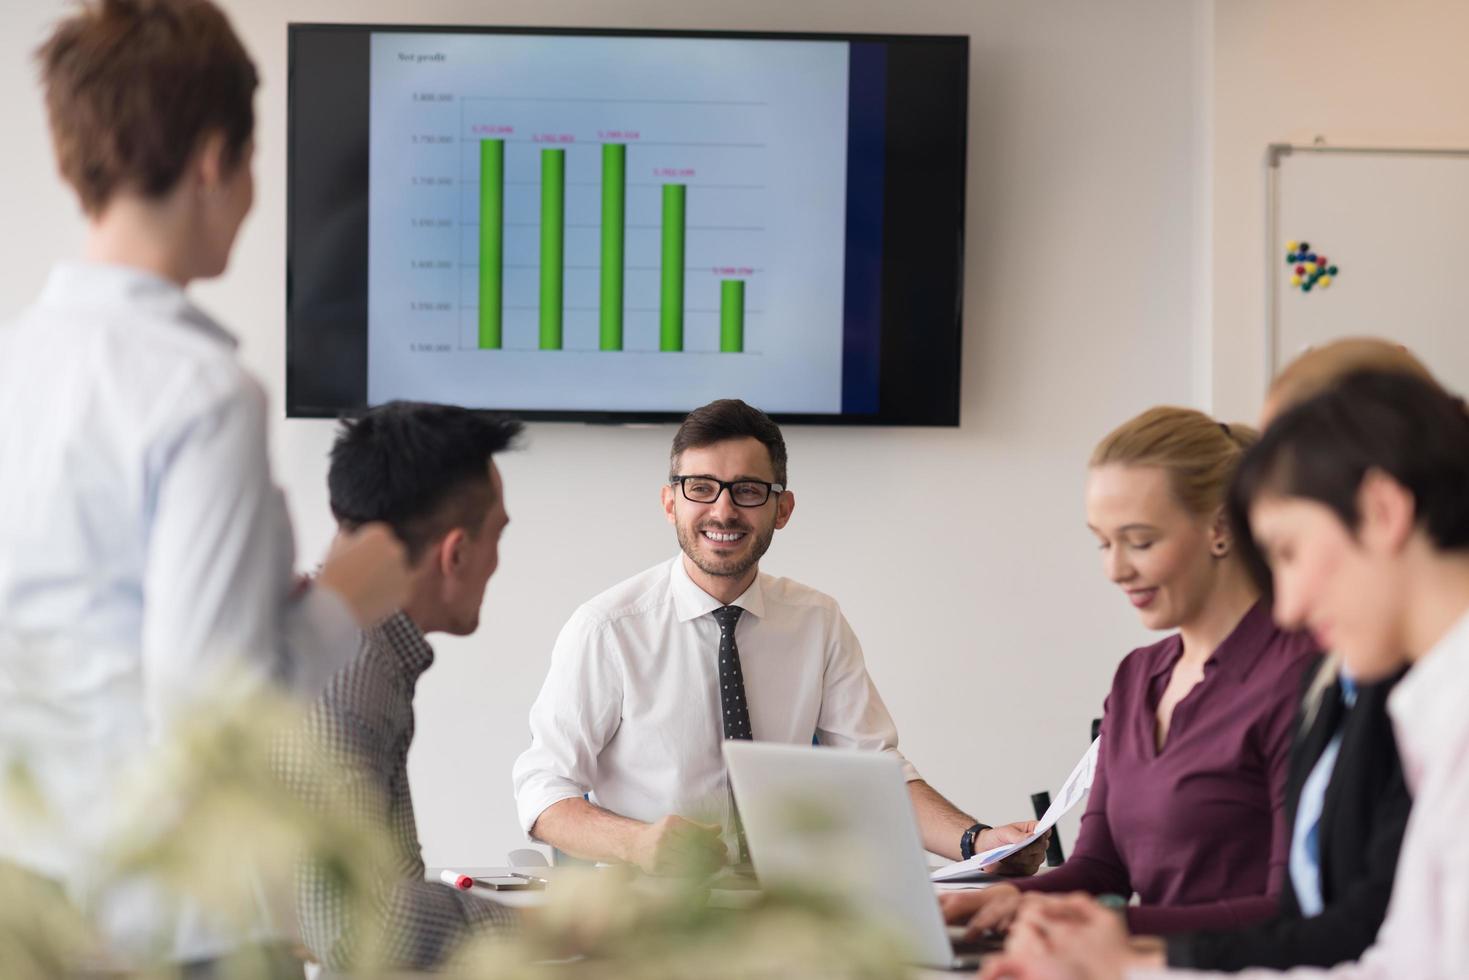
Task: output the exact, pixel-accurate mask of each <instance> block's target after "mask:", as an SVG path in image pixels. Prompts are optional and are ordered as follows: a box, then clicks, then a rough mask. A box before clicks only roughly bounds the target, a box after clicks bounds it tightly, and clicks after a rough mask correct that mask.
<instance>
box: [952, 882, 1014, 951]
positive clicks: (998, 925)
mask: <svg viewBox="0 0 1469 980" xmlns="http://www.w3.org/2000/svg"><path fill="white" fill-rule="evenodd" d="M939 908H940V909H942V910H943V913H944V921H945V922H947V923H949V924H950V925H960V924H966V925H967V927H968V928H967V929H966V930H965V932H964V938H965V939H977V938H978V937H980V936H982V935H984V934H985V933H986V932H1003V931H1005V930H1006V929H1008V928H1010V922H1011V920H1013V919H1014V918H1015V912H1016V910H1018V909H1019V908H1020V889H1018V888H1016V887H1015V886H1014V885H990V886H989V887H988V888H983V889H978V890H975V891H962V892H945V893H943V894H942V895H940V896H939Z"/></svg>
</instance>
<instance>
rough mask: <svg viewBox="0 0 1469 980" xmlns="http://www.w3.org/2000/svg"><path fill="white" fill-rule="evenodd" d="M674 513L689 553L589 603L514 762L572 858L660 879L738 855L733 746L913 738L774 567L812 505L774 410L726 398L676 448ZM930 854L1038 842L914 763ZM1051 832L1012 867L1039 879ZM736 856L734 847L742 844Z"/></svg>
mask: <svg viewBox="0 0 1469 980" xmlns="http://www.w3.org/2000/svg"><path fill="white" fill-rule="evenodd" d="M669 465H670V471H669V478H668V482H667V483H665V484H664V486H663V490H662V499H663V509H664V513H665V514H666V516H667V518H668V523H670V524H672V525H673V526H674V528H675V530H676V532H677V536H678V543H679V547H680V548H681V549H682V554H680V555H678V556H677V557H675V558H673V559H672V560H670V561H666V562H663V563H661V564H659V565H656V566H654V567H653V568H651V569H649V570H647V571H645V572H643V573H642V574H640V575H636V576H634V577H633V578H630V579H628V580H627V581H625V582H623V583H622V584H620V585H617V586H614V587H613V588H611V589H609V590H608V591H606V592H604V593H602V594H601V595H599V596H597V597H596V598H594V599H592V600H591V601H589V602H587V603H585V604H584V605H582V606H581V607H580V608H579V609H578V610H577V611H576V612H575V613H574V614H573V615H572V617H571V620H570V621H569V622H568V623H567V624H566V626H565V627H564V628H563V629H562V631H561V635H560V636H559V637H558V638H557V640H556V646H555V649H554V650H553V651H552V653H551V669H550V673H549V674H548V676H547V677H546V682H545V685H544V687H542V689H541V693H540V696H539V697H538V698H537V699H536V702H535V705H534V706H533V707H532V709H531V716H530V726H531V735H532V741H531V746H530V748H529V749H527V750H526V751H525V752H524V753H523V754H522V755H521V756H520V758H519V759H518V760H517V761H516V763H515V772H514V779H515V798H516V807H517V809H518V811H519V816H520V821H521V824H522V826H523V827H524V828H525V830H526V832H527V833H528V834H530V835H531V836H532V837H533V838H535V839H537V840H540V841H543V842H545V843H547V844H551V845H553V846H555V847H556V848H558V849H560V850H561V851H564V852H566V853H567V854H570V855H572V856H574V857H579V858H586V859H594V860H601V861H615V862H621V863H627V864H634V865H637V866H639V867H641V868H643V869H644V870H645V871H648V872H651V873H660V872H668V871H674V870H680V869H686V868H689V867H691V866H693V867H700V866H702V867H710V868H712V867H718V866H719V865H721V864H723V863H725V861H726V860H728V859H730V858H737V857H742V856H741V855H738V848H739V841H738V837H737V835H735V834H730V835H729V836H728V837H725V836H722V834H721V831H726V830H729V829H730V828H732V827H733V825H734V818H735V814H734V812H733V808H732V805H731V795H730V791H729V784H728V777H727V775H726V773H725V767H724V757H723V754H722V750H721V743H722V742H723V740H725V739H729V738H754V739H758V740H760V741H770V742H788V743H792V744H798V745H802V744H804V745H809V744H811V742H812V740H813V738H814V739H815V740H816V741H817V742H819V743H821V744H822V745H831V746H838V747H847V748H859V749H868V750H871V751H874V752H887V753H891V754H892V755H893V756H895V757H897V758H898V759H900V760H902V756H901V755H900V754H899V753H898V733H897V729H896V728H895V727H894V725H893V721H892V718H891V717H890V716H889V715H888V711H887V708H886V707H884V706H883V703H882V699H881V697H879V696H878V693H877V688H876V687H874V686H873V683H872V679H871V678H870V677H869V676H868V674H867V668H866V666H865V664H864V663H863V659H862V648H861V646H860V645H859V644H858V642H857V637H856V636H855V635H854V634H853V632H852V628H851V627H850V626H848V625H847V621H846V618H845V617H843V615H842V613H841V610H840V609H839V608H838V607H837V604H836V602H835V600H833V599H832V598H830V597H829V596H826V595H823V594H822V593H820V592H817V591H816V590H815V589H811V588H808V587H807V586H804V585H801V584H800V583H798V582H793V581H791V580H790V579H785V578H776V577H775V576H772V575H766V574H763V573H761V571H760V559H761V557H762V556H763V555H764V554H765V552H766V550H767V549H768V548H769V547H770V543H771V540H772V538H773V537H774V536H775V532H776V531H778V530H780V529H781V528H784V527H785V526H786V524H787V523H788V522H789V521H790V519H791V513H792V512H793V511H794V509H795V506H796V499H795V495H794V494H793V493H792V492H791V491H790V490H789V489H788V488H787V484H786V447H785V440H784V439H783V437H782V436H781V432H780V428H779V427H778V426H777V425H776V424H775V423H774V422H772V421H771V420H770V418H769V416H767V415H766V414H765V413H764V412H761V411H759V410H758V409H755V408H752V407H750V406H749V405H746V404H745V403H744V402H742V401H738V400H734V399H725V400H721V401H716V402H712V403H710V404H708V405H705V406H704V407H702V408H699V409H695V410H694V411H693V412H692V413H690V414H689V416H688V418H687V419H685V420H684V422H683V424H682V425H681V426H680V427H679V429H678V432H677V434H676V435H675V436H674V439H673V449H672V453H671V455H670V460H669ZM902 764H903V768H904V771H905V773H906V776H907V779H908V789H909V793H910V795H911V796H912V799H913V805H914V808H915V810H916V811H917V816H918V823H919V828H920V830H921V831H922V835H923V841H924V845H925V846H926V847H927V848H928V849H929V850H930V851H933V852H934V853H937V854H942V855H945V856H947V857H951V858H958V857H961V856H962V857H965V858H967V857H969V856H971V855H972V854H974V853H977V852H980V851H983V850H985V849H987V848H990V847H993V846H996V845H998V844H1005V843H1012V842H1014V841H1018V840H1022V839H1024V837H1025V836H1027V835H1028V833H1029V831H1030V830H1031V828H1032V827H1033V826H1034V824H1033V823H1031V822H1026V823H1019V824H1010V825H1007V826H1004V827H998V828H991V827H989V826H987V825H985V824H981V823H978V822H977V821H976V820H975V819H974V818H973V817H971V816H969V815H967V814H965V813H964V812H962V811H961V810H959V809H958V808H957V807H955V806H954V805H953V804H951V803H950V802H949V801H948V800H946V799H944V798H943V797H942V796H940V795H939V794H938V793H937V792H936V791H935V790H933V789H932V788H931V787H930V786H929V785H928V784H927V783H926V782H924V781H923V780H922V779H921V778H919V775H918V773H917V771H916V770H915V769H914V768H913V766H912V765H911V764H909V763H908V762H907V761H906V760H902ZM1045 843H1046V841H1045V839H1044V838H1043V839H1041V840H1040V841H1038V842H1036V843H1035V844H1033V845H1031V846H1030V847H1028V848H1026V849H1025V850H1023V851H1021V852H1019V853H1018V854H1016V855H1014V856H1013V857H1011V858H1010V859H1009V860H1008V861H1007V862H1005V864H1003V865H1002V866H1001V869H1000V870H1004V871H1007V872H1012V873H1021V874H1030V873H1031V872H1033V871H1034V870H1035V869H1036V867H1038V866H1039V864H1040V861H1041V858H1042V856H1043V855H1044V851H1045ZM732 849H733V850H734V851H735V853H734V854H731V853H730V851H731V850H732Z"/></svg>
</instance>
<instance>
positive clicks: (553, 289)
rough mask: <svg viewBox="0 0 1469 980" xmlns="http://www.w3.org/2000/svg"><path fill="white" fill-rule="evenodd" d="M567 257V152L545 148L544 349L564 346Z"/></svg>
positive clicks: (543, 242)
mask: <svg viewBox="0 0 1469 980" xmlns="http://www.w3.org/2000/svg"><path fill="white" fill-rule="evenodd" d="M565 258H566V151H565V150H563V149H547V150H542V151H541V350H560V349H561V302H562V296H563V292H564V287H565V278H564V277H565V274H566V273H565V265H564V260H565Z"/></svg>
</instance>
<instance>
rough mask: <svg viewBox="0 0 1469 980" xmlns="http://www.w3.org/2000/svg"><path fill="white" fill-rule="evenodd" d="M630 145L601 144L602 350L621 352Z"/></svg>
mask: <svg viewBox="0 0 1469 980" xmlns="http://www.w3.org/2000/svg"><path fill="white" fill-rule="evenodd" d="M626 206H627V144H626V143H603V144H602V349H603V350H622V249H623V241H624V238H625V235H624V231H625V229H626V227H627V225H626V212H627V207H626Z"/></svg>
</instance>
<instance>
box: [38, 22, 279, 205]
mask: <svg viewBox="0 0 1469 980" xmlns="http://www.w3.org/2000/svg"><path fill="white" fill-rule="evenodd" d="M36 60H37V61H38V62H39V64H40V74H41V84H42V86H43V87H44V88H45V91H46V112H47V115H48V116H49V118H50V123H51V141H52V144H53V145H54V147H55V149H56V161H57V165H58V166H59V167H60V170H61V174H62V176H63V177H65V178H66V181H67V183H69V184H71V186H72V187H73V188H75V189H76V192H77V194H78V196H80V198H81V201H82V207H83V209H85V210H86V212H87V213H88V214H90V215H96V214H98V213H99V212H100V211H101V210H102V209H103V208H104V207H105V206H106V205H107V203H108V202H109V201H110V200H111V199H112V197H113V195H114V194H116V193H117V192H118V191H121V190H126V191H131V192H133V193H137V194H140V195H142V196H143V197H148V198H157V197H162V196H164V195H165V194H167V193H168V192H169V191H170V190H172V189H173V187H174V186H175V185H176V184H177V183H178V181H179V178H180V177H181V176H182V174H183V172H184V168H185V166H186V165H187V164H188V162H189V158H190V157H191V156H192V155H193V153H194V152H195V150H197V149H198V146H199V143H200V141H201V140H202V139H203V138H204V137H205V136H206V135H207V134H209V133H212V132H218V133H221V134H222V135H223V136H224V139H225V149H226V161H225V162H226V163H227V164H229V165H231V166H233V165H234V164H236V163H238V162H239V159H240V156H241V154H242V153H243V152H244V150H245V146H246V145H247V144H248V143H249V141H250V138H251V136H252V135H253V134H254V131H255V110H254V106H253V104H252V101H253V99H254V95H255V87H256V85H257V76H256V74H255V65H254V63H253V62H251V60H250V56H249V55H248V54H246V53H245V48H244V46H243V45H242V44H241V43H240V39H239V38H238V37H236V36H235V32H234V30H233V29H232V28H231V27H230V24H229V21H228V19H226V18H225V15H224V14H223V13H222V12H221V11H220V10H219V8H218V7H216V6H214V5H213V4H212V3H209V2H208V0H83V3H82V8H81V10H80V11H79V12H78V13H76V14H75V15H74V16H72V17H68V18H67V19H66V20H63V21H62V22H61V23H59V24H57V25H56V29H55V30H54V31H53V32H52V34H51V37H50V38H48V39H47V41H46V42H45V43H44V44H42V45H41V47H40V48H39V49H37V51H36Z"/></svg>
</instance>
